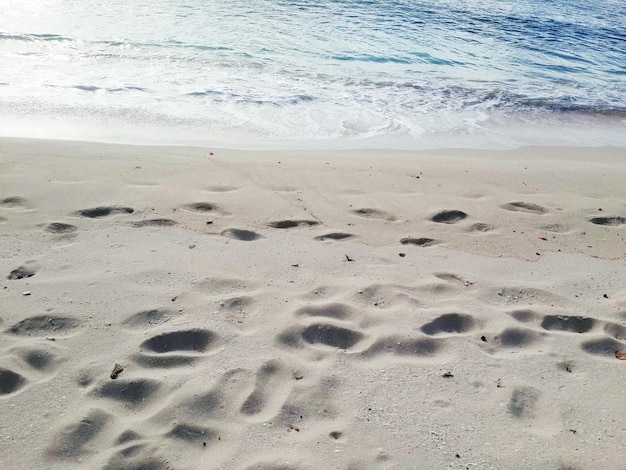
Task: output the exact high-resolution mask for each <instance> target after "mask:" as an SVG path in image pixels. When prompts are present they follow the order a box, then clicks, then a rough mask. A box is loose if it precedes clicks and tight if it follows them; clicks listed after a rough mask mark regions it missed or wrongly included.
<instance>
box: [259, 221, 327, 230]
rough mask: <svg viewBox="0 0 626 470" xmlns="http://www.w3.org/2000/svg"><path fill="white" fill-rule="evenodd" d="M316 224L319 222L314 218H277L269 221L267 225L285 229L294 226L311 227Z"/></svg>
mask: <svg viewBox="0 0 626 470" xmlns="http://www.w3.org/2000/svg"><path fill="white" fill-rule="evenodd" d="M318 224H319V222H317V221H315V220H279V221H276V222H271V223H270V224H269V226H270V227H272V228H279V229H287V228H295V227H312V226H314V225H318Z"/></svg>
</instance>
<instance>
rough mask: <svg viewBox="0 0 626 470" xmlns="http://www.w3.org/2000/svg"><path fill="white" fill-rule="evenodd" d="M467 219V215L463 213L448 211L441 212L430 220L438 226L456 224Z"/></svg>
mask: <svg viewBox="0 0 626 470" xmlns="http://www.w3.org/2000/svg"><path fill="white" fill-rule="evenodd" d="M465 218H467V214H466V213H465V212H463V211H457V210H450V211H441V212H438V213H437V214H435V215H434V216H432V217H431V218H430V220H432V221H433V222H437V223H439V224H456V223H458V222H460V221H462V220H463V219H465Z"/></svg>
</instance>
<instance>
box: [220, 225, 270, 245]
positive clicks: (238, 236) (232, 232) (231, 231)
mask: <svg viewBox="0 0 626 470" xmlns="http://www.w3.org/2000/svg"><path fill="white" fill-rule="evenodd" d="M220 235H221V236H223V237H227V238H232V239H233V240H241V241H243V242H252V241H255V240H259V239H261V238H263V235H259V234H258V233H256V232H253V231H252V230H244V229H240V228H227V229H226V230H223V231H222V233H220Z"/></svg>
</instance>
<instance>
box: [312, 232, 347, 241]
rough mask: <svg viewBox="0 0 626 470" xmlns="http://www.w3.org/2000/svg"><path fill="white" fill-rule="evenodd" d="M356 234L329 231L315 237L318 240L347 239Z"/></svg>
mask: <svg viewBox="0 0 626 470" xmlns="http://www.w3.org/2000/svg"><path fill="white" fill-rule="evenodd" d="M353 236H354V235H352V234H351V233H344V232H331V233H327V234H326V235H320V236H317V237H315V239H316V240H318V241H325V240H334V241H337V240H345V239H346V238H351V237H353Z"/></svg>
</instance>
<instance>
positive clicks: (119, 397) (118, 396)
mask: <svg viewBox="0 0 626 470" xmlns="http://www.w3.org/2000/svg"><path fill="white" fill-rule="evenodd" d="M158 388H159V383H158V382H156V381H154V380H148V379H140V380H128V381H127V380H120V379H117V380H111V381H108V382H105V383H104V384H103V385H101V386H100V387H98V388H96V389H95V390H94V391H93V395H95V396H97V397H99V398H109V399H111V400H116V401H122V402H125V403H128V404H129V405H132V406H135V407H139V406H143V405H146V404H147V402H148V401H149V399H150V397H151V396H152V395H153V394H154V393H155V392H156V391H157V390H158Z"/></svg>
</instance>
